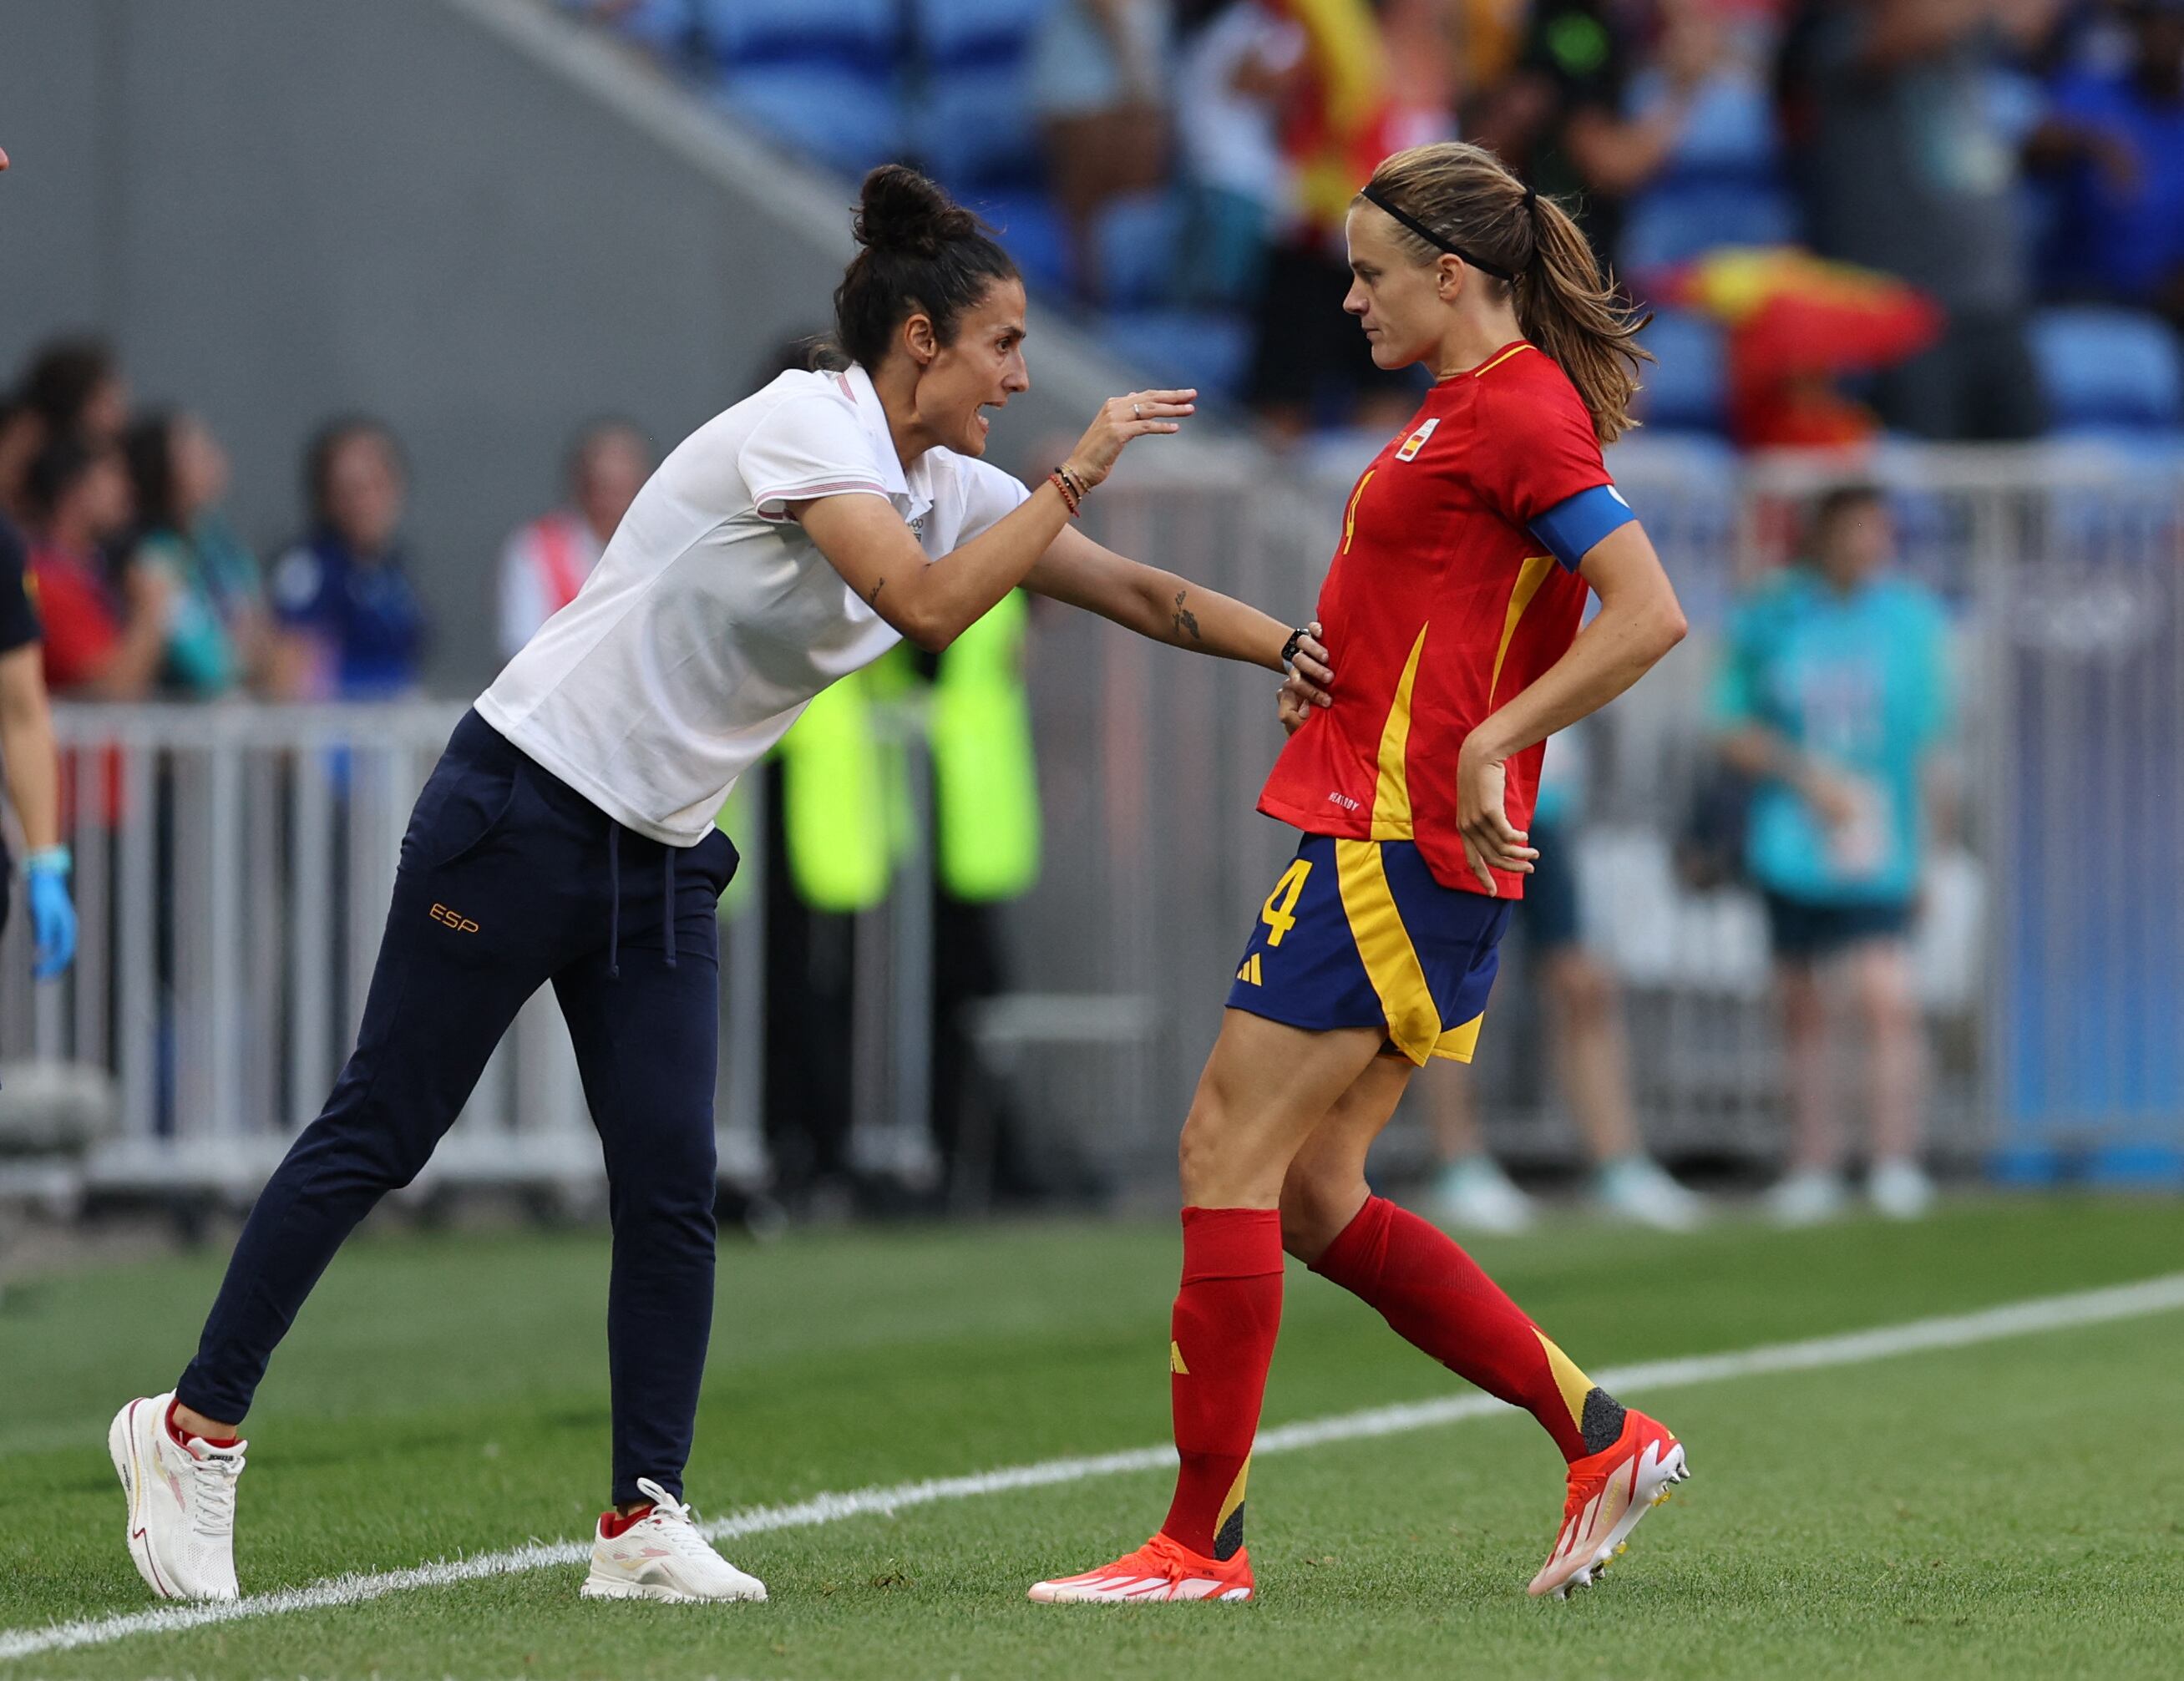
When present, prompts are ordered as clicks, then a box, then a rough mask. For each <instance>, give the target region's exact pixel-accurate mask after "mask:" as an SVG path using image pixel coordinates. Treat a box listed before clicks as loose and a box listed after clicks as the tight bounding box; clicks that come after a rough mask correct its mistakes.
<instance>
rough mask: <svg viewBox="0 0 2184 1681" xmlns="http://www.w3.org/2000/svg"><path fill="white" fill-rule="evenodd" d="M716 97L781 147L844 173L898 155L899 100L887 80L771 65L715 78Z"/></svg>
mask: <svg viewBox="0 0 2184 1681" xmlns="http://www.w3.org/2000/svg"><path fill="white" fill-rule="evenodd" d="M715 92H716V97H718V98H719V99H720V101H721V103H722V105H724V106H725V107H726V108H727V109H728V110H730V111H731V112H733V113H734V114H736V115H737V116H738V117H741V118H743V119H744V120H746V121H748V122H750V123H753V124H755V125H757V126H758V127H759V128H761V129H763V130H765V131H766V132H767V133H768V134H770V135H772V136H773V137H774V138H775V139H776V140H777V141H779V142H782V143H783V145H786V146H789V147H793V148H795V149H796V150H798V151H799V152H803V153H808V154H810V155H811V157H812V158H814V159H817V160H818V161H819V162H821V163H822V164H827V165H829V166H830V167H832V168H834V169H837V170H844V171H845V172H847V173H849V174H850V175H861V174H862V173H863V172H864V171H865V170H869V169H871V168H872V167H873V166H874V165H875V164H884V163H886V162H888V161H889V159H894V158H897V157H900V155H901V154H902V152H903V148H904V143H905V129H904V123H903V111H902V104H901V101H900V97H898V95H897V92H896V90H895V87H894V83H893V81H891V80H889V79H885V78H877V79H876V78H874V77H873V76H872V75H869V74H867V73H866V71H864V70H859V69H855V68H853V67H850V66H847V65H840V64H803V65H789V64H775V65H770V66H767V67H766V68H765V69H762V70H750V71H748V72H745V73H742V74H730V75H722V76H721V77H720V78H719V79H718V81H716V83H715Z"/></svg>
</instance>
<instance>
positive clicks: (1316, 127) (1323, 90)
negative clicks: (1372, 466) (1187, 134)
mask: <svg viewBox="0 0 2184 1681" xmlns="http://www.w3.org/2000/svg"><path fill="white" fill-rule="evenodd" d="M1283 6H1284V10H1286V11H1287V12H1288V13H1289V14H1290V15H1292V16H1294V17H1295V19H1296V20H1297V22H1298V23H1299V24H1300V25H1301V26H1302V27H1303V30H1304V36H1305V53H1304V62H1303V65H1302V68H1301V70H1299V71H1298V72H1297V73H1296V74H1295V75H1294V76H1293V77H1290V78H1287V79H1285V81H1284V101H1285V103H1284V109H1283V111H1282V129H1281V133H1282V153H1283V156H1284V159H1286V160H1287V174H1288V177H1289V180H1290V184H1291V185H1290V214H1289V217H1288V219H1287V224H1286V225H1285V226H1284V229H1283V231H1282V232H1281V235H1280V237H1279V238H1278V239H1277V241H1276V242H1275V244H1274V246H1273V248H1272V249H1271V250H1270V251H1269V252H1268V253H1267V262H1266V275H1265V280H1264V282H1263V284H1262V286H1261V287H1260V291H1259V300H1258V309H1257V311H1256V320H1255V321H1254V324H1253V338H1254V343H1253V348H1252V355H1251V372H1250V374H1249V376H1248V378H1247V381H1246V387H1247V392H1248V395H1249V397H1250V399H1251V402H1252V403H1253V404H1254V405H1255V406H1256V407H1257V408H1258V409H1259V410H1260V413H1261V415H1262V417H1263V418H1264V419H1265V420H1266V421H1267V423H1268V426H1269V427H1270V428H1271V429H1272V431H1273V432H1274V434H1275V435H1276V437H1298V436H1301V434H1302V433H1304V432H1305V431H1307V430H1308V429H1309V428H1311V427H1312V426H1346V425H1357V426H1376V427H1377V426H1384V425H1385V426H1388V427H1393V426H1399V425H1401V423H1402V421H1403V420H1404V419H1405V418H1406V417H1407V416H1408V415H1409V414H1410V412H1411V410H1412V409H1413V408H1415V407H1416V406H1417V403H1418V385H1417V382H1416V381H1415V379H1414V378H1413V377H1412V376H1411V375H1410V374H1409V372H1408V371H1406V372H1404V373H1399V374H1391V373H1386V372H1384V371H1383V370H1380V369H1379V368H1377V367H1375V366H1374V365H1373V351H1372V346H1371V345H1370V344H1368V342H1366V338H1365V335H1364V334H1363V333H1362V332H1361V331H1358V328H1357V322H1356V321H1354V320H1351V318H1350V317H1349V316H1348V315H1346V314H1344V313H1343V310H1342V298H1343V294H1344V293H1345V292H1347V291H1348V290H1349V288H1350V261H1349V257H1348V254H1347V252H1346V245H1345V241H1344V237H1343V223H1344V219H1345V218H1346V216H1347V215H1348V214H1349V210H1350V201H1351V198H1354V197H1355V196H1356V195H1357V188H1358V186H1359V185H1360V183H1362V182H1363V181H1365V180H1366V179H1367V178H1368V176H1370V175H1371V174H1372V172H1373V165H1374V164H1378V163H1379V161H1380V159H1382V158H1384V157H1385V156H1387V154H1388V153H1390V152H1391V151H1394V150H1396V147H1395V146H1393V145H1391V144H1390V143H1389V142H1390V138H1391V136H1393V134H1394V133H1395V132H1396V128H1395V125H1394V123H1393V121H1392V116H1393V109H1394V108H1393V106H1392V103H1391V101H1390V92H1389V81H1388V68H1387V55H1386V50H1385V42H1384V41H1383V39H1382V36H1381V34H1380V29H1379V23H1378V21H1377V20H1376V19H1375V18H1374V16H1373V10H1372V8H1371V7H1370V6H1369V5H1368V3H1367V0H1283Z"/></svg>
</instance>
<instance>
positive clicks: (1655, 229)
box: [1615, 176, 1797, 275]
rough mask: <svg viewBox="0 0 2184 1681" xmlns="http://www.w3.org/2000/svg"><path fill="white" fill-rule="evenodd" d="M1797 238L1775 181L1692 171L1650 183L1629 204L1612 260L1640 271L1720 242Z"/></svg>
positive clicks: (1793, 210) (1791, 208)
mask: <svg viewBox="0 0 2184 1681" xmlns="http://www.w3.org/2000/svg"><path fill="white" fill-rule="evenodd" d="M1796 241H1797V207H1796V205H1795V204H1794V203H1792V202H1791V198H1790V195H1789V194H1788V193H1787V192H1784V191H1783V190H1782V189H1781V187H1780V186H1779V185H1777V184H1775V183H1774V182H1772V181H1763V180H1754V179H1751V178H1746V177H1736V176H1719V177H1714V178H1711V179H1709V178H1705V177H1699V176H1693V177H1690V178H1686V179H1685V180H1681V181H1670V182H1667V183H1664V184H1663V185H1662V186H1658V187H1654V188H1652V189H1651V190H1649V191H1648V192H1646V193H1644V194H1642V195H1641V197H1640V198H1639V199H1638V201H1637V202H1636V203H1635V204H1633V205H1632V206H1631V208H1630V214H1629V216H1628V217H1627V218H1626V219H1625V220H1624V225H1623V237H1622V240H1621V242H1620V243H1619V245H1618V247H1617V248H1616V253H1615V254H1616V263H1617V265H1618V266H1619V268H1621V269H1623V270H1625V271H1626V272H1628V273H1630V274H1634V275H1635V274H1644V273H1646V272H1647V271H1648V270H1654V269H1662V268H1666V267H1668V266H1669V265H1670V264H1675V263H1684V262H1688V261H1690V260H1691V259H1692V258H1694V257H1697V256H1699V255H1701V254H1702V253H1705V252H1708V251H1713V250H1715V249H1718V248H1720V247H1722V246H1724V245H1789V244H1793V243H1795V242H1796Z"/></svg>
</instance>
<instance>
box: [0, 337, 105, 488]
mask: <svg viewBox="0 0 2184 1681" xmlns="http://www.w3.org/2000/svg"><path fill="white" fill-rule="evenodd" d="M128 424H129V387H128V386H127V384H126V383H125V381H123V380H122V377H121V373H120V368H119V367H118V366H117V365H116V364H115V362H114V352H113V351H112V349H110V348H109V347H108V345H107V344H106V343H105V342H104V341H103V340H102V339H96V338H64V339H56V340H53V341H52V342H49V343H47V344H46V345H43V346H42V347H41V348H39V349H38V350H36V352H34V353H32V355H31V359H30V361H29V363H28V364H27V365H25V368H24V370H23V375H22V378H21V380H20V382H19V384H18V386H17V387H16V391H15V393H14V399H13V400H12V401H11V402H9V403H8V404H0V515H7V516H8V517H9V518H11V519H13V520H15V522H16V523H17V524H18V525H21V526H29V525H30V524H31V508H30V504H29V502H28V499H27V493H26V491H27V487H26V482H25V481H26V478H27V476H28V474H29V472H30V469H31V462H32V461H33V460H35V459H36V458H37V455H38V454H39V452H40V451H41V450H42V449H44V448H45V447H46V446H47V444H48V443H52V442H53V440H54V439H55V438H60V437H76V436H81V437H86V438H88V439H89V440H91V441H92V442H93V443H118V442H120V437H121V431H122V428H123V427H124V426H127V425H128Z"/></svg>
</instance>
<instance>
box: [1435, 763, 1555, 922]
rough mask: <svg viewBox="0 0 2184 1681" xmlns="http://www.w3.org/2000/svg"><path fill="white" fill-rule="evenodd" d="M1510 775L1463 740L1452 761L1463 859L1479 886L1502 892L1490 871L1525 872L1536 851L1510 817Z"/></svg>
mask: <svg viewBox="0 0 2184 1681" xmlns="http://www.w3.org/2000/svg"><path fill="white" fill-rule="evenodd" d="M1507 795H1508V776H1507V772H1506V771H1504V770H1503V768H1502V761H1501V760H1498V759H1489V758H1488V757H1487V756H1486V755H1485V754H1474V753H1473V752H1472V750H1471V749H1470V747H1469V746H1468V744H1467V745H1466V747H1465V748H1464V749H1463V752H1462V753H1460V754H1457V761H1456V827H1457V831H1458V832H1460V833H1461V834H1462V835H1463V857H1464V861H1465V862H1466V863H1468V864H1469V865H1470V866H1471V873H1472V874H1473V875H1474V876H1476V877H1479V885H1480V886H1482V887H1484V888H1485V889H1486V891H1487V892H1488V893H1493V894H1496V896H1498V895H1499V893H1500V891H1501V890H1500V889H1499V888H1497V887H1496V885H1495V882H1494V877H1493V875H1492V873H1491V872H1492V871H1496V870H1502V871H1508V872H1509V873H1511V874H1513V875H1518V876H1529V875H1530V874H1531V873H1532V860H1535V858H1537V857H1538V856H1539V855H1540V854H1539V852H1538V849H1536V848H1534V847H1531V846H1529V845H1527V844H1526V842H1527V841H1528V840H1529V838H1530V837H1529V835H1528V834H1527V833H1526V832H1525V831H1524V830H1522V829H1519V828H1518V827H1516V826H1515V825H1514V824H1513V823H1512V822H1511V821H1509V811H1508V805H1507Z"/></svg>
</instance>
